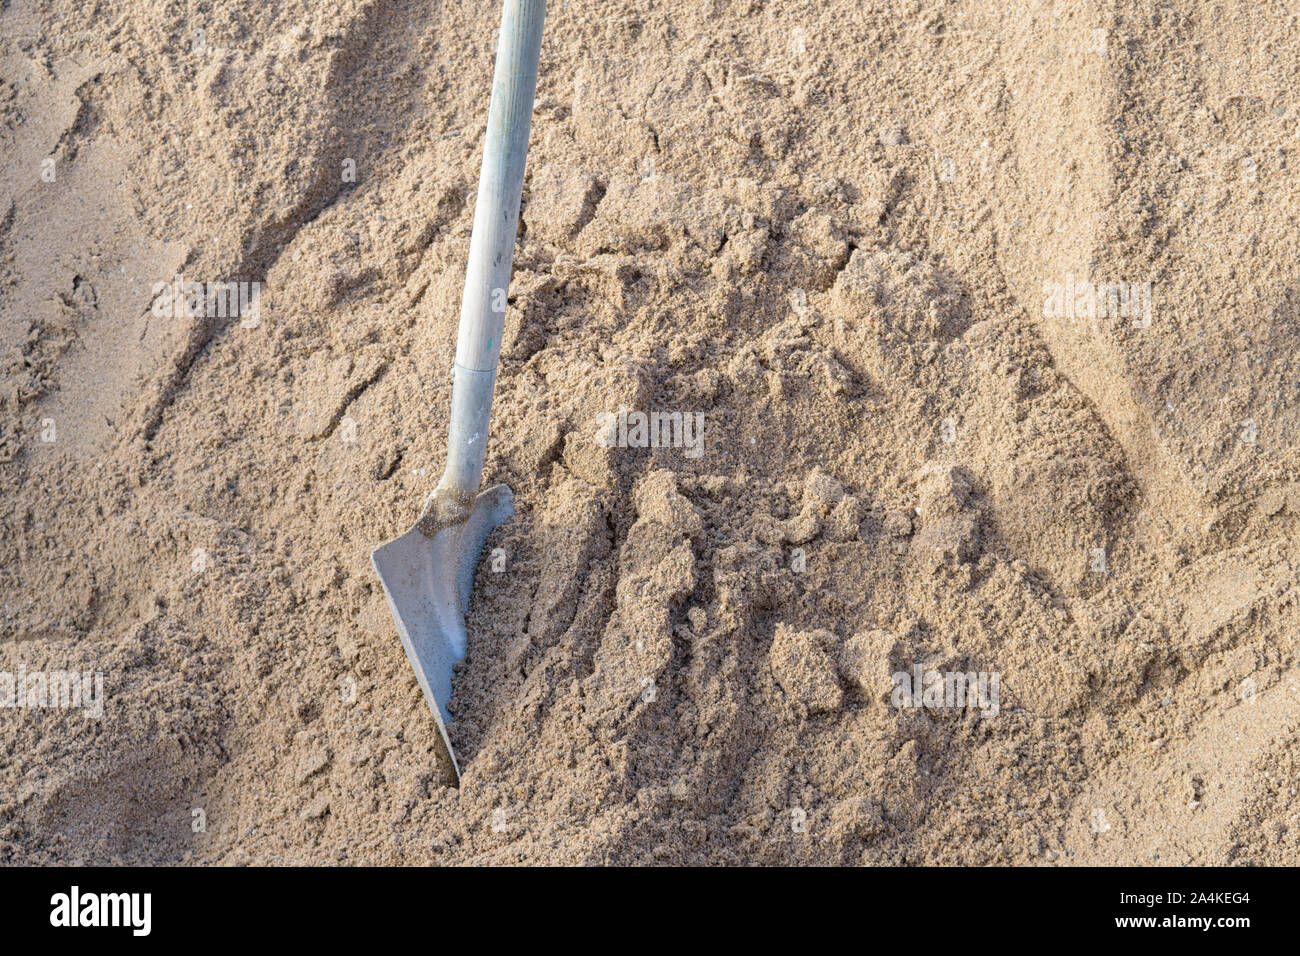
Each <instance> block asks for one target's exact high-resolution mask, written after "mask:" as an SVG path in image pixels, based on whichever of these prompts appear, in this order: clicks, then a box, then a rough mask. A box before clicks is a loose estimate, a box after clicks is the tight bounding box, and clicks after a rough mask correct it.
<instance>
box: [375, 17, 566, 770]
mask: <svg viewBox="0 0 1300 956" xmlns="http://www.w3.org/2000/svg"><path fill="white" fill-rule="evenodd" d="M545 16H546V0H505V9H504V11H503V12H502V17H501V38H500V41H499V44H498V46H497V62H496V72H495V75H494V76H493V79H492V104H491V107H490V108H489V110H488V124H487V141H486V143H485V145H484V149H483V171H482V174H481V176H480V177H479V184H478V202H477V204H476V206H475V208H474V231H473V233H472V235H471V237H470V244H469V262H468V264H467V265H466V269H465V295H464V297H463V299H462V300H461V308H460V331H459V333H458V337H457V342H456V364H455V366H454V367H453V369H452V374H453V376H454V380H453V382H452V389H451V423H450V426H449V427H448V434H447V468H446V470H445V471H444V472H443V474H442V479H441V480H440V481H439V482H438V485H437V487H436V488H434V490H433V493H432V494H430V495H429V497H428V499H427V500H426V501H425V504H424V511H423V513H422V514H421V516H420V519H419V520H418V521H417V522H416V523H415V527H413V528H412V529H411V530H410V531H408V532H406V534H404V535H402V536H401V537H400V538H397V539H395V540H393V541H390V542H388V543H387V544H385V545H382V546H381V547H379V548H377V549H375V551H374V553H373V554H372V555H371V556H370V559H371V561H372V562H373V563H374V566H375V571H377V572H378V573H379V580H380V582H381V583H382V584H383V586H384V594H385V596H386V597H387V598H388V609H389V610H390V611H391V612H392V614H393V621H394V623H396V625H397V633H398V634H399V635H400V636H401V638H402V646H403V647H404V648H406V656H407V658H408V659H409V660H410V662H411V666H412V667H413V668H415V676H416V678H417V679H418V680H419V682H420V689H421V690H423V691H424V699H425V700H426V701H428V703H429V709H430V710H432V711H433V717H434V720H435V721H436V722H437V724H438V731H439V734H440V737H441V740H442V743H443V745H444V747H445V748H446V757H447V760H448V762H449V763H450V766H451V769H452V771H453V773H454V774H455V778H456V782H457V784H459V783H460V766H459V765H458V764H457V762H456V754H455V752H454V751H453V750H452V746H451V738H450V737H449V736H448V735H447V722H448V721H450V720H451V714H450V713H449V712H448V710H447V702H448V701H449V700H450V699H451V678H452V672H453V668H455V666H456V664H457V663H458V662H460V661H462V660H464V659H465V651H466V645H467V637H466V633H465V611H466V610H467V609H468V607H469V592H470V589H471V588H472V587H473V586H474V571H475V568H476V567H477V566H478V558H479V552H480V551H482V549H483V543H484V542H485V541H486V540H487V536H488V535H489V534H491V532H492V529H493V528H495V527H496V526H497V525H499V524H501V523H502V522H503V521H505V520H506V519H507V518H509V517H510V516H511V515H512V514H514V506H513V504H512V502H511V495H510V489H509V488H507V487H506V486H505V485H495V486H494V487H492V488H489V489H488V490H486V491H484V492H482V493H481V494H480V493H479V485H480V483H481V482H482V478H483V459H484V457H485V455H486V454H487V436H488V422H489V420H490V418H491V415H492V390H493V386H494V385H495V384H496V375H497V360H498V358H499V357H500V354H501V333H502V331H503V329H504V328H505V315H506V289H507V287H508V286H509V284H510V270H511V267H512V265H513V262H514V252H515V231H516V229H517V227H518V224H519V197H520V193H521V192H522V191H523V184H524V157H525V155H526V154H527V152H528V130H529V125H530V123H531V120H532V113H533V94H534V91H535V89H536V86H537V61H538V59H539V57H540V54H541V46H542V20H543V19H544V18H545Z"/></svg>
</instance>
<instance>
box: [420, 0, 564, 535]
mask: <svg viewBox="0 0 1300 956" xmlns="http://www.w3.org/2000/svg"><path fill="white" fill-rule="evenodd" d="M545 17H546V2H545V0H505V8H504V10H503V11H502V15H501V38H500V42H499V43H498V45H497V62H496V72H495V74H494V76H493V79H492V103H491V106H490V107H489V110H488V123H487V140H486V143H485V145H484V148H483V171H482V174H481V175H480V177H479V184H478V202H477V205H476V206H475V208H474V231H473V234H472V235H471V237H470V245H469V263H468V265H467V266H466V269H465V295H464V298H463V299H462V300H461V307H460V332H459V335H458V338H457V343H456V364H455V368H454V374H455V382H454V383H453V385H452V398H451V425H450V428H449V434H448V442H447V470H446V471H445V472H444V473H443V476H442V480H441V481H439V482H438V487H437V488H436V489H435V490H434V493H433V495H432V496H430V501H429V505H428V507H427V509H426V514H425V518H426V520H427V521H428V522H429V524H430V525H438V526H446V525H447V524H448V523H455V522H457V521H462V520H464V519H465V517H466V516H467V515H468V512H469V508H470V507H471V506H472V504H473V500H474V494H475V492H477V491H478V487H479V482H480V481H481V479H482V474H483V460H484V457H485V455H486V453H487V436H488V422H489V420H490V418H491V414H492V391H493V387H494V385H495V384H496V374H497V360H498V358H499V357H500V355H501V335H502V332H503V330H504V328H505V318H506V290H507V288H508V287H509V285H510V271H511V268H512V266H513V264H514V253H515V232H516V230H517V229H518V226H519V199H520V194H521V193H522V192H523V186H524V161H525V158H526V157H527V154H528V133H529V129H530V126H531V124H532V114H533V95H534V93H535V91H536V88H537V64H538V60H539V58H540V56H541V48H542V21H543V20H544V19H545ZM429 530H433V528H432V527H430V528H429Z"/></svg>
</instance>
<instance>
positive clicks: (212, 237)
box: [0, 0, 1300, 864]
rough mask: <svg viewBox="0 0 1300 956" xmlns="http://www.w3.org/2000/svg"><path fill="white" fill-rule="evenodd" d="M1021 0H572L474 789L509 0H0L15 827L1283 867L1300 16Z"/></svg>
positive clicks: (160, 843)
mask: <svg viewBox="0 0 1300 956" xmlns="http://www.w3.org/2000/svg"><path fill="white" fill-rule="evenodd" d="M1005 8H1006V5H1005V4H995V3H991V2H983V0H971V2H947V3H943V2H917V3H913V4H910V5H906V4H905V5H903V6H902V7H899V8H898V9H897V10H890V11H876V10H869V9H865V8H863V6H862V5H861V4H855V3H847V2H840V0H835V2H832V3H821V4H813V3H781V4H777V3H764V2H761V0H745V2H725V0H709V2H688V3H679V4H672V5H664V4H630V3H622V4H614V5H610V4H594V3H579V2H576V0H569V2H567V3H562V2H558V0H557V2H554V3H553V4H552V8H551V11H550V14H549V17H548V23H547V39H546V42H545V46H544V49H543V55H542V76H541V80H540V85H539V90H538V95H537V108H536V111H535V115H534V119H533V134H532V148H531V152H530V156H529V169H530V172H529V178H528V181H527V183H526V185H525V196H524V209H523V215H522V225H521V236H520V242H519V246H518V251H517V255H516V274H515V278H514V281H513V284H512V288H511V298H510V311H509V314H508V321H507V335H506V341H505V345H504V349H503V353H502V354H503V359H502V362H503V364H502V370H501V376H500V379H499V383H498V386H497V400H496V406H495V413H494V425H493V427H494V434H493V438H492V443H491V445H490V448H489V456H488V462H487V474H486V476H485V478H486V480H487V481H488V482H493V481H505V482H507V483H509V484H510V486H511V487H512V488H513V489H514V491H515V494H516V503H517V507H518V514H517V516H516V517H515V518H514V519H512V520H511V521H510V522H509V523H508V524H507V525H506V526H504V527H503V528H502V529H500V530H499V531H498V532H497V533H496V534H494V536H493V537H492V538H491V539H490V540H489V543H488V546H487V550H486V552H485V560H484V564H483V566H482V567H481V569H480V572H479V575H478V579H477V583H476V585H475V589H474V599H473V603H472V605H471V609H470V614H469V620H468V623H469V628H470V653H469V658H468V660H467V661H466V663H465V665H464V666H463V670H462V672H461V673H460V676H459V678H458V680H457V684H456V693H455V697H454V699H453V701H452V709H453V712H454V720H453V722H452V725H451V727H450V731H451V735H452V738H453V741H454V743H455V745H456V747H457V749H458V752H459V753H460V755H461V757H462V765H463V766H464V767H465V777H464V782H463V786H462V787H461V788H460V789H459V790H458V791H457V790H453V789H448V788H446V787H444V786H442V782H441V780H440V778H439V777H438V775H437V773H436V768H435V766H434V764H433V754H434V752H435V746H434V735H435V734H436V729H435V727H434V724H433V722H432V720H431V718H430V716H429V714H428V712H427V710H426V708H425V704H424V701H423V699H422V697H421V695H420V693H419V690H418V688H417V687H416V685H415V680H414V677H413V676H412V674H411V672H410V669H409V666H408V665H407V663H406V660H405V657H404V655H403V653H402V650H401V647H400V645H399V643H398V641H397V638H396V635H395V633H394V632H393V629H392V624H391V621H390V619H389V615H388V611H387V608H386V606H385V603H384V598H383V595H382V592H381V590H380V587H379V584H378V581H377V579H376V578H375V577H374V574H373V572H372V570H371V568H370V566H369V552H370V550H371V548H373V547H374V546H375V545H376V544H378V543H380V542H382V541H384V540H386V539H388V538H390V537H392V536H394V535H395V534H396V533H399V532H400V531H402V530H405V528H407V527H408V526H409V525H410V523H411V522H412V521H413V520H414V518H415V516H416V514H417V512H418V508H419V505H420V502H421V501H422V500H423V497H424V495H425V494H426V493H427V491H428V490H429V488H430V487H431V486H432V484H433V483H434V482H435V481H436V479H437V476H438V474H439V473H440V470H441V467H442V464H443V458H442V454H443V436H444V434H445V428H446V414H447V409H448V404H449V397H450V387H451V379H450V375H449V369H450V366H451V360H452V354H453V351H454V329H455V325H456V321H457V318H458V309H459V298H460V286H461V282H462V281H463V269H464V262H465V257H466V253H467V248H468V241H469V232H470V227H471V222H472V214H473V202H474V184H475V182H476V178H477V173H478V162H479V151H480V149H481V142H482V135H483V127H484V122H485V118H486V108H487V92H488V89H489V81H490V74H491V69H492V51H493V48H494V35H493V34H494V31H495V27H496V22H497V17H498V10H497V8H496V7H495V6H494V5H490V4H489V5H483V4H467V3H451V4H441V5H440V4H417V3H406V2H396V0H375V2H349V0H345V2H343V3H340V4H332V5H329V6H328V7H321V6H320V5H310V4H306V3H289V4H279V5H266V4H246V3H242V2H231V3H221V4H216V5H212V9H210V10H208V11H206V12H202V13H188V14H186V13H182V12H181V11H180V10H178V9H177V8H176V7H175V6H174V5H168V4H163V3H159V2H154V0H140V2H138V3H133V4H128V5H126V6H125V7H123V8H122V9H121V10H120V11H119V10H117V9H114V10H112V11H108V10H101V11H98V12H93V11H92V10H91V9H90V8H87V7H85V6H84V5H76V4H69V3H60V2H48V3H41V2H32V0H26V2H24V0H15V2H13V3H11V4H10V5H9V6H8V7H7V8H6V9H5V10H4V12H3V13H0V35H2V37H3V38H2V39H0V111H2V114H3V119H4V131H5V136H6V146H5V156H6V162H5V169H4V177H3V182H2V183H0V363H2V365H3V368H2V370H0V371H2V374H3V381H2V384H3V389H0V459H3V460H4V464H3V465H0V488H2V489H3V492H2V496H0V529H2V531H3V533H2V535H0V612H2V613H0V637H3V640H4V643H3V644H2V645H0V672H6V673H17V672H18V671H19V669H20V668H21V669H23V671H24V672H25V673H26V672H35V671H40V672H48V671H54V670H75V671H77V672H81V671H87V672H92V673H99V674H101V675H102V680H103V698H102V704H103V715H102V717H100V718H98V719H94V718H88V717H87V715H86V714H85V712H84V710H77V709H31V708H25V709H19V708H10V709H0V862H9V863H18V862H22V863H30V862H52V861H130V862H145V861H160V862H168V861H179V860H187V861H195V862H205V863H227V864H232V863H246V862H255V863H275V862H343V863H370V862H405V863H464V862H488V863H507V862H548V863H555V862H563V863H577V862H619V863H628V862H665V863H681V862H788V861H800V862H850V863H859V862H865V863H1007V862H1011V863H1021V864H1027V863H1033V864H1049V863H1057V864H1061V863H1078V862H1093V861H1119V862H1126V863H1147V862H1159V863H1167V864H1180V863H1193V862H1194V863H1223V862H1253V863H1278V862H1296V861H1297V860H1300V852H1298V851H1297V832H1298V831H1297V820H1296V815H1297V812H1298V810H1297V801H1296V789H1295V786H1294V774H1293V772H1292V771H1293V769H1294V745H1295V743H1296V729H1295V728H1296V726H1297V718H1300V696H1297V694H1296V690H1297V689H1300V687H1298V685H1300V679H1298V677H1297V673H1296V671H1295V669H1294V668H1295V663H1296V662H1295V634H1296V631H1297V625H1298V624H1300V611H1298V610H1297V603H1296V596H1297V584H1298V583H1300V569H1298V568H1297V566H1296V559H1295V557H1294V555H1295V541H1296V538H1297V533H1298V528H1297V526H1298V523H1300V443H1298V441H1297V436H1298V435H1300V431H1297V424H1298V423H1297V394H1298V387H1297V384H1296V383H1297V382H1298V381H1300V368H1297V362H1298V361H1300V360H1298V359H1297V357H1296V353H1295V349H1294V342H1295V340H1296V336H1297V333H1298V332H1300V286H1297V281H1298V280H1297V278H1296V274H1295V265H1294V263H1295V262H1296V253H1297V249H1298V248H1300V227H1297V225H1296V222H1295V215H1294V213H1295V211H1296V210H1297V209H1298V208H1300V177H1297V174H1296V168H1295V161H1294V158H1293V156H1292V154H1293V153H1294V151H1295V149H1296V143H1297V136H1298V135H1300V125H1297V124H1298V122H1300V103H1297V102H1296V100H1295V97H1294V93H1293V90H1294V87H1295V85H1296V84H1295V80H1296V76H1295V64H1296V63H1300V39H1298V38H1300V29H1298V27H1300V25H1298V24H1297V22H1296V18H1295V16H1294V15H1293V14H1292V15H1288V14H1286V13H1284V12H1281V11H1264V10H1261V9H1257V6H1256V5H1249V4H1245V3H1244V2H1235V0H1234V2H1231V3H1229V4H1227V6H1226V7H1224V6H1223V5H1220V6H1219V7H1218V8H1215V10H1213V11H1211V10H1209V9H1208V8H1206V7H1205V5H1204V4H1198V3H1194V2H1177V3H1173V4H1165V5H1163V6H1161V7H1160V8H1159V9H1158V10H1157V9H1156V8H1152V7H1149V6H1148V5H1146V4H1142V3H1137V2H1132V0H1121V2H1117V3H1112V4H1102V3H1097V2H1058V3H1029V4H1019V5H1016V9H1014V10H1010V9H1005ZM1288 17H1289V18H1288ZM177 275H181V276H183V277H184V279H183V280H182V282H200V283H204V284H205V285H204V291H205V298H204V300H203V301H204V309H203V310H200V314H198V315H188V314H186V312H187V310H185V309H182V308H179V307H174V308H171V309H170V310H169V309H167V308H163V307H161V306H160V303H159V294H160V293H159V292H158V290H157V284H159V283H161V284H163V285H164V286H166V285H168V284H170V283H173V282H174V281H175V278H174V277H176V276H177ZM213 283H216V284H221V288H219V289H218V297H220V295H222V294H224V293H223V292H222V289H226V286H225V284H226V283H234V284H235V285H234V286H232V287H230V289H229V290H227V291H229V292H230V295H231V296H233V297H234V300H236V301H238V300H239V296H240V295H241V294H242V295H243V300H242V307H241V308H239V309H237V310H234V309H226V310H225V314H223V315H212V314H210V310H208V309H207V306H208V304H209V300H208V298H207V297H206V296H208V295H210V293H211V291H212V286H211V284H213ZM254 283H256V286H255V287H254V285H253V284H254ZM241 284H242V285H241ZM1099 290H1100V292H1099ZM181 292H182V295H181V296H178V297H175V298H177V299H180V298H183V297H184V287H183V285H182V286H181ZM168 296H169V297H170V293H168ZM1144 303H1145V304H1144ZM654 411H658V412H661V413H677V414H679V415H680V416H681V418H680V420H681V421H683V422H686V423H688V424H690V425H694V426H696V428H695V430H694V431H690V430H689V429H688V430H685V431H682V432H680V433H679V434H680V435H681V436H682V438H683V440H681V441H679V442H676V443H675V444H674V443H669V444H668V445H663V446H661V447H639V445H640V444H641V443H639V442H638V441H636V439H635V437H634V435H633V429H634V428H635V421H634V420H632V419H630V418H629V417H628V416H629V415H631V414H633V413H636V412H654ZM620 416H621V417H620ZM611 421H613V422H614V425H615V427H614V431H613V434H614V435H616V436H617V435H619V434H620V432H619V423H620V421H621V422H622V424H623V426H628V425H630V426H632V428H625V430H624V431H623V432H622V436H623V437H624V438H625V440H622V441H614V442H613V443H612V445H613V447H610V445H611V442H610V441H607V440H604V439H606V438H608V437H609V434H611V433H610V432H609V429H608V426H609V425H610V422H611ZM918 668H919V671H917V670H916V669H918ZM935 671H937V672H940V673H943V674H953V673H962V674H966V673H970V674H972V675H975V674H980V675H984V677H985V678H987V680H986V681H985V683H984V684H981V685H980V686H982V687H983V688H984V690H985V694H984V695H983V696H981V697H980V698H978V699H975V700H968V701H966V702H965V703H964V704H959V705H957V706H949V705H947V703H948V702H944V701H942V700H941V697H940V698H939V700H940V703H939V704H936V703H935V701H933V700H932V701H929V702H927V698H926V695H925V693H924V688H923V687H922V686H919V685H920V683H922V682H920V681H918V686H917V687H916V688H915V693H914V694H913V693H912V692H911V690H909V689H907V688H900V685H899V682H898V680H897V677H896V675H898V674H900V673H901V674H903V675H909V676H910V675H912V674H913V673H917V674H918V676H922V677H923V675H924V674H926V673H927V672H935ZM0 691H3V686H0ZM994 695H995V696H994Z"/></svg>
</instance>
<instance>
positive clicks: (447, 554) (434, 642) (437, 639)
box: [370, 485, 515, 783]
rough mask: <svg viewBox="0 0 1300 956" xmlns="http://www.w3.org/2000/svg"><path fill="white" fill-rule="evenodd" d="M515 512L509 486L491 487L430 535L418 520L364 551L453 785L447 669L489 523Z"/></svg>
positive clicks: (461, 642)
mask: <svg viewBox="0 0 1300 956" xmlns="http://www.w3.org/2000/svg"><path fill="white" fill-rule="evenodd" d="M514 512H515V509H514V503H513V498H512V496H511V494H510V489H509V488H507V487H506V486H505V485H494V486H493V487H491V488H489V489H488V490H487V491H484V492H483V493H482V494H480V495H479V496H478V497H477V498H475V499H474V508H473V510H472V511H471V512H470V516H469V519H468V520H467V521H465V522H464V523H463V524H459V525H453V526H451V527H449V528H443V529H442V530H440V531H438V532H437V533H436V534H435V535H434V536H433V537H432V538H430V537H428V536H427V535H426V534H425V533H424V532H423V531H422V530H421V529H420V526H419V525H418V524H417V525H416V527H414V528H412V529H411V530H410V531H408V532H406V534H404V535H402V536H401V537H400V538H396V539H394V540H392V541H389V542H388V543H387V544H385V545H382V546H380V547H378V548H376V549H375V551H374V553H373V554H371V556H370V560H371V562H372V563H373V564H374V566H375V571H376V572H378V574H379V580H380V582H381V583H382V584H383V585H384V595H385V596H386V597H387V598H388V609H389V610H390V611H391V612H392V614H393V622H394V623H395V624H396V625H397V633H398V634H399V635H401V638H402V646H403V647H404V648H406V656H407V659H408V660H410V662H411V667H413V668H414V669H415V676H416V678H417V679H418V680H419V682H420V689H421V690H423V691H424V699H425V700H426V701H428V703H429V709H430V710H431V711H433V717H434V720H436V721H437V723H438V732H439V733H440V734H441V737H442V742H443V744H444V746H445V747H446V749H447V757H448V759H449V761H450V764H451V768H452V770H453V771H455V774H456V781H457V783H459V782H460V766H459V764H458V763H457V762H456V754H455V752H454V751H453V750H452V747H451V738H450V737H448V736H447V722H448V721H450V720H451V714H450V713H449V712H448V710H447V702H448V701H449V700H450V699H451V678H452V673H453V668H454V667H455V666H456V664H457V663H458V662H459V661H462V660H464V659H465V651H466V646H467V638H466V634H465V611H466V610H467V609H468V607H469V592H470V589H471V588H472V587H473V586H474V572H475V570H476V569H477V567H478V558H479V553H480V552H481V551H482V550H483V543H484V542H485V541H487V537H488V535H489V534H491V533H492V529H493V528H495V527H496V526H497V525H499V524H501V523H502V522H503V521H505V520H506V519H507V518H509V517H510V516H511V515H512V514H514Z"/></svg>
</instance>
